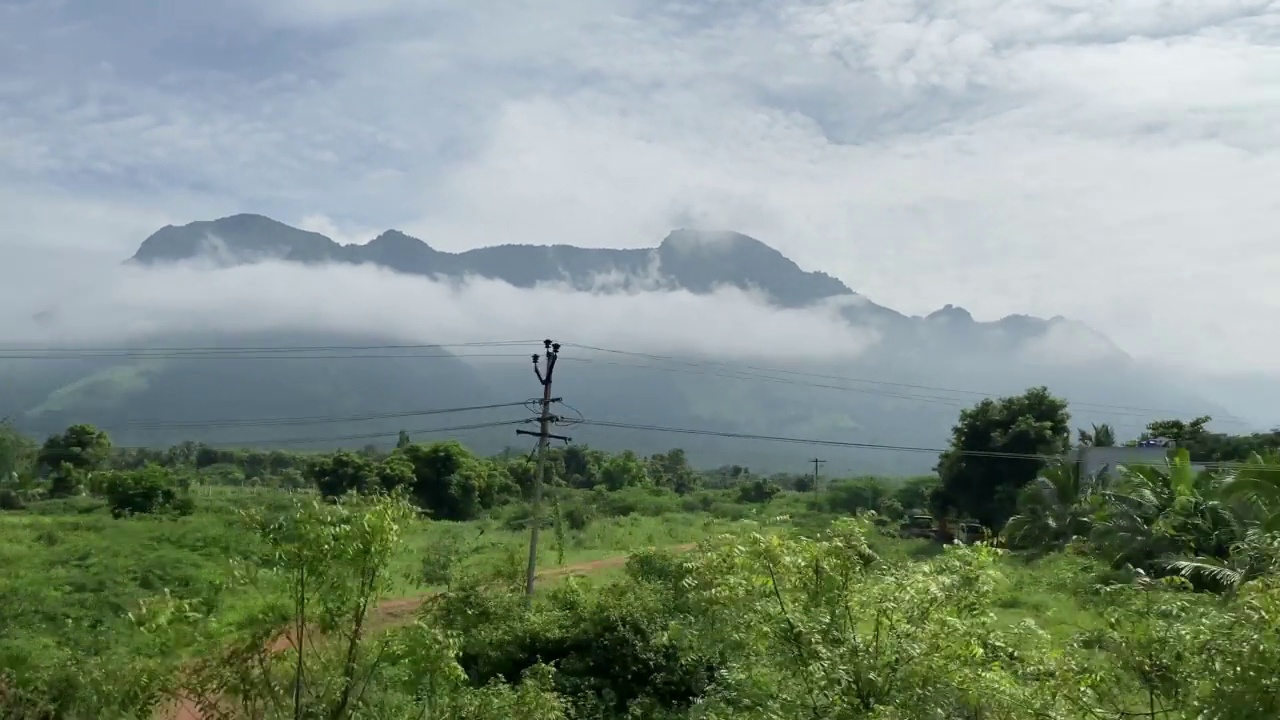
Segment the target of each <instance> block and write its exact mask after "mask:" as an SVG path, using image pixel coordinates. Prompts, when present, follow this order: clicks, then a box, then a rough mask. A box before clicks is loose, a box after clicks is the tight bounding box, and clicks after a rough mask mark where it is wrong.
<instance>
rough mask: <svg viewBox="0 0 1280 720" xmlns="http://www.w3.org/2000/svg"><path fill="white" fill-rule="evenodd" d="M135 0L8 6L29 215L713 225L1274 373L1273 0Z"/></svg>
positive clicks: (1278, 34) (136, 230)
mask: <svg viewBox="0 0 1280 720" xmlns="http://www.w3.org/2000/svg"><path fill="white" fill-rule="evenodd" d="M144 6H145V4H143V3H134V2H126V3H124V4H123V5H121V6H120V7H121V8H124V9H123V10H121V11H120V17H117V18H115V19H114V20H112V19H111V18H103V17H100V16H92V17H91V16H89V15H87V13H88V12H89V11H88V10H85V9H83V8H81V9H79V10H78V9H77V7H79V6H75V5H74V4H67V5H62V6H59V5H54V4H48V5H46V4H28V5H25V6H21V7H18V6H14V7H10V8H6V10H5V12H6V14H5V15H4V16H3V18H0V41H4V42H2V43H0V47H3V49H0V68H5V69H4V70H0V103H3V104H4V106H5V107H6V108H10V110H11V111H10V112H6V113H5V116H4V117H3V118H0V177H3V178H5V180H3V181H0V209H2V210H3V211H4V214H5V216H6V217H10V216H12V215H13V214H14V212H12V211H14V210H16V211H18V212H19V213H20V214H21V216H22V217H23V218H24V220H23V222H22V223H21V232H17V231H15V230H13V229H12V228H11V229H7V230H5V231H3V233H4V234H3V235H0V242H3V243H5V245H6V246H13V245H16V244H17V243H19V242H21V243H26V244H33V243H35V244H41V245H44V244H49V243H67V242H69V240H68V239H69V238H72V239H74V242H79V243H84V244H95V245H97V246H100V247H110V248H112V249H113V250H114V251H117V252H119V253H120V254H121V256H123V255H127V254H128V253H129V252H131V251H132V248H133V246H134V245H136V243H137V242H139V241H140V240H141V238H142V237H143V236H145V234H146V233H147V232H149V231H150V229H154V227H152V225H155V226H158V225H159V224H162V223H161V221H162V220H163V221H164V222H175V221H180V220H188V219H196V218H198V217H209V216H213V215H217V214H228V213H230V212H235V211H242V210H243V211H252V212H262V213H264V214H268V215H272V216H274V217H278V218H279V219H281V220H285V221H294V222H301V223H303V224H305V225H306V226H308V227H310V228H312V229H316V230H319V231H321V232H325V233H326V234H332V235H334V236H337V237H338V238H340V239H342V241H344V242H350V241H363V240H366V239H367V238H368V237H369V236H370V235H372V234H373V232H374V231H375V230H374V229H381V228H383V227H387V226H394V227H400V228H402V229H405V230H408V231H410V232H412V233H414V234H416V235H418V236H420V237H422V238H423V239H424V240H426V241H428V242H429V243H431V244H432V245H433V246H434V247H437V248H442V249H461V248H465V247H472V246H476V245H481V244H496V243H507V242H535V243H551V242H568V243H576V244H583V245H593V246H629V247H636V246H643V245H652V244H654V243H656V242H657V241H658V240H659V239H660V238H661V237H662V236H663V235H664V234H665V233H666V232H667V230H669V229H670V228H671V227H673V226H678V225H694V226H703V227H713V228H725V229H734V230H740V231H743V232H747V233H749V234H753V235H756V236H757V237H759V238H761V239H762V240H765V241H766V242H768V243H770V244H772V245H774V246H776V247H778V248H779V249H780V250H782V251H783V252H784V253H786V254H787V255H789V256H790V257H792V258H793V259H795V260H797V261H798V262H800V263H801V264H802V265H803V266H805V267H807V268H815V269H823V270H825V271H827V272H829V273H831V274H834V275H836V276H838V277H840V278H841V279H843V280H844V281H845V282H846V283H847V284H849V285H850V286H852V287H853V288H854V289H856V290H858V291H860V292H863V293H865V294H867V295H868V296H870V297H871V298H872V299H874V300H876V301H879V302H881V303H884V304H888V305H890V306H892V307H895V308H897V309H900V310H903V311H905V312H908V313H926V312H928V311H930V310H932V309H935V308H937V307H940V306H942V305H944V304H946V303H955V304H958V305H962V306H964V307H966V308H968V309H970V310H971V311H972V312H973V313H974V314H975V315H976V316H977V317H979V318H980V319H983V318H994V317H999V316H1003V315H1006V314H1009V313H1015V312H1025V313H1035V314H1040V315H1045V316H1048V315H1058V314H1061V315H1066V316H1068V317H1072V318H1076V319H1079V320H1081V321H1084V322H1085V323H1087V324H1089V325H1090V326H1092V327H1095V328H1098V329H1099V330H1101V331H1103V332H1104V333H1106V334H1107V335H1108V336H1109V337H1111V338H1112V339H1114V340H1115V341H1116V342H1118V343H1119V344H1120V345H1121V346H1122V347H1124V348H1125V349H1126V350H1128V351H1131V352H1133V353H1135V354H1137V355H1140V356H1144V357H1150V358H1156V359H1159V360H1160V361H1161V362H1163V363H1166V364H1168V363H1173V364H1176V365H1179V366H1181V367H1184V368H1191V369H1214V370H1217V371H1247V370H1259V371H1263V372H1270V373H1275V369H1274V358H1275V357H1276V356H1277V353H1278V352H1280V333H1274V332H1268V331H1267V328H1269V327H1271V325H1272V324H1273V320H1272V319H1273V318H1274V317H1275V315H1276V314H1277V312H1278V311H1280V284H1278V283H1276V282H1275V278H1276V277H1277V272H1278V271H1280V249H1278V248H1277V246H1276V244H1275V239H1274V233H1273V230H1272V229H1273V228H1274V226H1275V219H1276V217H1277V215H1278V214H1280V201H1277V200H1276V199H1275V194H1274V191H1273V190H1272V189H1271V188H1272V187H1273V186H1274V185H1275V178H1277V177H1280V49H1278V48H1280V3H1277V2H1275V1H1274V0H1142V1H1141V2H1123V3H1116V2H1107V1H1105V0H964V1H962V2H943V1H942V0H909V1H903V0H859V1H857V2H850V1H847V0H841V1H838V2H836V1H832V2H822V1H819V0H782V1H780V2H764V0H758V1H755V2H751V1H746V2H733V3H724V2H721V3H707V2H692V0H688V1H685V2H657V1H656V0H654V1H648V0H560V1H556V2H550V3H536V4H535V3H529V2H517V1H516V0H503V1H502V2H500V3H498V4H497V5H495V4H493V3H486V4H475V3H465V2H410V1H409V0H378V2H369V3H341V2H320V3H315V2H298V1H294V0H290V1H289V2H277V3H249V2H245V1H244V0H223V2H221V3H217V2H215V3H210V4H209V6H208V8H206V9H204V10H201V12H202V13H205V14H207V15H209V16H210V17H213V18H214V19H215V20H217V22H215V23H213V24H211V25H210V24H205V25H202V27H206V28H209V29H207V30H205V31H203V34H201V35H199V36H193V35H192V34H191V33H190V32H189V31H188V30H186V29H185V26H184V24H183V22H182V21H181V18H175V17H172V16H171V17H167V18H166V17H161V16H158V15H156V16H152V15H148V14H147V12H149V11H146V10H145V9H144ZM202 7H203V6H202ZM59 8H62V9H59ZM126 11H127V12H128V13H129V16H128V17H127V18H125V17H124V14H125V12H126ZM191 12H195V10H191ZM78 13H83V14H78ZM201 17H204V15H202V16H201ZM206 19H207V18H206ZM125 20H127V21H128V22H125ZM218 23H222V24H218ZM4 28H7V29H4ZM6 33H7V34H6ZM104 61H105V62H106V63H108V65H105V66H104V65H103V62H104ZM32 187H38V188H41V190H40V191H39V192H32V191H31V190H30V189H29V188H32ZM45 188H48V190H45ZM75 208H83V209H84V210H83V211H81V212H77V211H75V210H74V209H75ZM293 281H296V282H300V283H301V282H304V281H303V280H302V279H301V278H298V279H296V280H291V282H293ZM495 292H496V291H495ZM671 332H673V333H677V334H678V333H679V332H680V331H678V330H672V331H671ZM521 334H523V333H521Z"/></svg>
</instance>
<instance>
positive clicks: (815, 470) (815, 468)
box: [809, 458, 826, 492]
mask: <svg viewBox="0 0 1280 720" xmlns="http://www.w3.org/2000/svg"><path fill="white" fill-rule="evenodd" d="M809 462H811V463H813V491H814V492H818V466H819V465H821V464H823V463H825V462H826V460H819V459H818V458H814V459H812V460H810V461H809Z"/></svg>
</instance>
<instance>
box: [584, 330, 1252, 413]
mask: <svg viewBox="0 0 1280 720" xmlns="http://www.w3.org/2000/svg"><path fill="white" fill-rule="evenodd" d="M565 345H566V346H571V347H578V348H582V349H584V350H592V351H595V352H602V353H609V354H613V355H624V356H631V357H640V358H647V359H650V360H660V361H663V362H671V363H676V364H680V365H688V366H692V367H702V366H706V365H713V366H717V367H722V368H726V369H729V370H733V371H736V372H740V370H739V369H738V367H735V366H734V364H732V363H727V362H721V361H717V360H705V359H704V360H690V359H685V358H677V357H673V356H670V355H658V354H653V353H643V352H635V351H630V350H619V349H616V348H605V347H599V346H595V345H582V344H574V343H565ZM632 367H644V366H632ZM649 367H653V366H649ZM740 367H741V368H742V369H745V370H751V371H756V372H769V373H779V374H783V375H795V376H798V377H811V378H817V379H822V380H842V381H845V382H858V383H866V384H870V385H882V386H887V387H900V388H907V389H913V390H930V391H934V392H947V393H955V394H962V395H973V396H978V397H988V398H996V397H1001V396H1002V395H1005V394H1006V393H994V392H984V391H980V390H967V389H959V388H946V387H938V386H932V385H919V384H914V383H902V382H890V381H887V380H871V379H867V378H859V377H852V376H847V375H825V374H821V373H811V372H803V371H799V370H785V369H782V368H771V367H762V366H755V365H742V366H740ZM753 377H754V376H753ZM777 379H781V378H777ZM832 389H847V390H851V391H855V392H857V391H858V389H855V388H841V387H838V386H833V387H832ZM899 397H905V398H908V399H913V400H914V399H919V398H921V397H928V396H918V395H903V396H899ZM940 399H946V400H954V398H940ZM1071 404H1072V405H1075V406H1087V407H1096V408H1103V409H1113V410H1132V411H1141V412H1143V413H1167V414H1173V415H1180V414H1190V413H1187V412H1186V411H1184V410H1172V409H1169V408H1148V407H1138V406H1130V405H1112V404H1107V403H1095V402H1085V401H1073V402H1072V403H1071ZM1225 417H1227V418H1230V419H1232V420H1239V419H1240V418H1237V417H1235V416H1233V415H1228V416H1225Z"/></svg>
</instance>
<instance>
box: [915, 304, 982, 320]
mask: <svg viewBox="0 0 1280 720" xmlns="http://www.w3.org/2000/svg"><path fill="white" fill-rule="evenodd" d="M925 320H933V321H938V320H944V321H950V322H962V323H972V322H973V321H974V320H973V314H972V313H970V312H969V311H968V310H965V309H964V308H962V307H960V306H958V305H952V304H951V303H947V304H946V305H943V306H942V307H941V308H939V309H937V310H934V311H933V312H931V313H929V314H928V315H926V316H925Z"/></svg>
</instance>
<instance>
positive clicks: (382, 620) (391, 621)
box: [157, 544, 694, 720]
mask: <svg viewBox="0 0 1280 720" xmlns="http://www.w3.org/2000/svg"><path fill="white" fill-rule="evenodd" d="M693 547H694V546H693V544H687V545H674V546H670V547H667V548H666V549H667V550H670V551H672V552H687V551H689V550H691V549H693ZM628 557H630V554H628V555H615V556H613V557H607V558H601V559H600V560H591V561H588V562H581V563H573V564H571V565H561V566H560V567H556V568H551V569H549V570H544V571H542V572H540V573H538V577H540V578H542V579H544V580H545V579H549V578H559V577H565V576H567V575H574V576H584V575H591V574H593V573H598V572H603V571H605V570H612V569H615V568H620V567H623V566H624V565H626V564H627V558H628ZM434 596H435V593H425V594H422V595H417V596H415V597H407V598H396V599H393V600H386V601H383V602H381V603H379V604H378V607H376V608H374V610H373V612H371V613H370V615H369V621H368V623H369V627H370V628H374V629H385V628H389V627H396V626H397V625H404V624H407V623H409V622H411V621H412V620H413V616H414V613H415V612H417V610H418V608H420V607H422V604H423V603H424V602H426V601H427V600H429V599H430V598H432V597H434ZM292 642H293V640H292V638H291V637H290V636H289V634H288V633H282V634H281V635H280V636H279V637H277V638H276V639H275V640H274V641H272V643H271V650H272V651H273V652H283V651H285V650H287V649H289V647H290V646H291V645H292ZM161 719H163V720H204V716H203V715H201V714H200V710H199V708H197V707H196V706H195V704H194V703H192V702H191V701H183V702H182V703H181V704H179V705H178V706H177V707H175V708H169V709H165V710H162V711H161V712H160V713H159V714H158V715H157V720H161Z"/></svg>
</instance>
